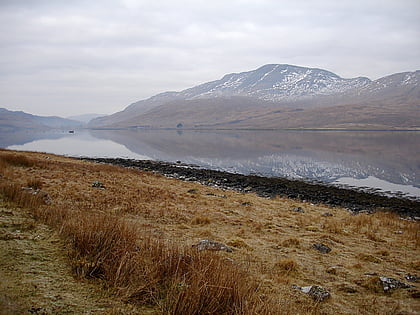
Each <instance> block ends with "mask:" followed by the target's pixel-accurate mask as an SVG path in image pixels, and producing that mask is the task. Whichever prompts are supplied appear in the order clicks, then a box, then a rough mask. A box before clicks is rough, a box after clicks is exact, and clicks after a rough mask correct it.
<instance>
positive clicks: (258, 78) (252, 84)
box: [179, 64, 371, 101]
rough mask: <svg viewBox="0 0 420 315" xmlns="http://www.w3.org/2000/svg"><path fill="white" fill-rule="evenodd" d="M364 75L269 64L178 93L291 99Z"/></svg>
mask: <svg viewBox="0 0 420 315" xmlns="http://www.w3.org/2000/svg"><path fill="white" fill-rule="evenodd" d="M370 82H371V81H370V80H369V79H368V78H363V77H359V78H354V79H343V78H341V77H339V76H338V75H336V74H334V73H332V72H329V71H326V70H321V69H314V68H304V67H298V66H291V65H280V64H271V65H265V66H262V67H261V68H258V69H257V70H253V71H248V72H241V73H232V74H227V75H225V76H224V77H223V78H222V79H220V80H217V81H213V82H208V83H204V84H201V85H199V86H196V87H193V88H191V89H187V90H184V91H182V92H180V93H179V95H180V96H182V97H183V98H186V99H194V98H212V97H220V96H223V97H226V96H238V95H239V96H250V97H255V98H259V99H262V100H267V101H291V100H298V99H301V98H308V97H309V98H311V97H315V96H319V95H324V96H325V95H333V94H337V93H343V92H345V91H347V90H350V89H354V88H359V87H362V86H365V85H367V84H368V83H370Z"/></svg>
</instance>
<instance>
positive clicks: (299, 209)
mask: <svg viewBox="0 0 420 315" xmlns="http://www.w3.org/2000/svg"><path fill="white" fill-rule="evenodd" d="M292 211H293V212H299V213H305V210H303V208H302V207H295V208H293V209H292Z"/></svg>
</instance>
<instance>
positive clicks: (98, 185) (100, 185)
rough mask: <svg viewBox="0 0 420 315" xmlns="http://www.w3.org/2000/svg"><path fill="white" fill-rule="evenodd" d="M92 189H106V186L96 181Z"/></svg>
mask: <svg viewBox="0 0 420 315" xmlns="http://www.w3.org/2000/svg"><path fill="white" fill-rule="evenodd" d="M92 187H94V188H99V189H105V186H104V185H103V184H102V183H101V182H100V181H98V180H95V181H94V182H93V183H92Z"/></svg>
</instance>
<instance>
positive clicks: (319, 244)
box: [312, 243, 331, 254]
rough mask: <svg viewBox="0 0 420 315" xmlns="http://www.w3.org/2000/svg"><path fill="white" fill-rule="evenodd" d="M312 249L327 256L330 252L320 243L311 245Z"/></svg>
mask: <svg viewBox="0 0 420 315" xmlns="http://www.w3.org/2000/svg"><path fill="white" fill-rule="evenodd" d="M312 247H313V248H315V249H316V250H318V251H320V252H321V253H323V254H327V253H329V252H330V251H331V248H329V247H328V246H327V245H324V244H321V243H315V244H312Z"/></svg>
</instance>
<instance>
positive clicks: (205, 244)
mask: <svg viewBox="0 0 420 315" xmlns="http://www.w3.org/2000/svg"><path fill="white" fill-rule="evenodd" d="M193 247H196V248H197V250H199V251H202V250H214V251H216V250H223V251H225V252H228V253H231V252H233V250H232V249H231V248H230V247H228V246H226V245H225V244H223V243H219V242H216V241H210V240H201V241H199V242H198V244H195V245H193Z"/></svg>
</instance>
